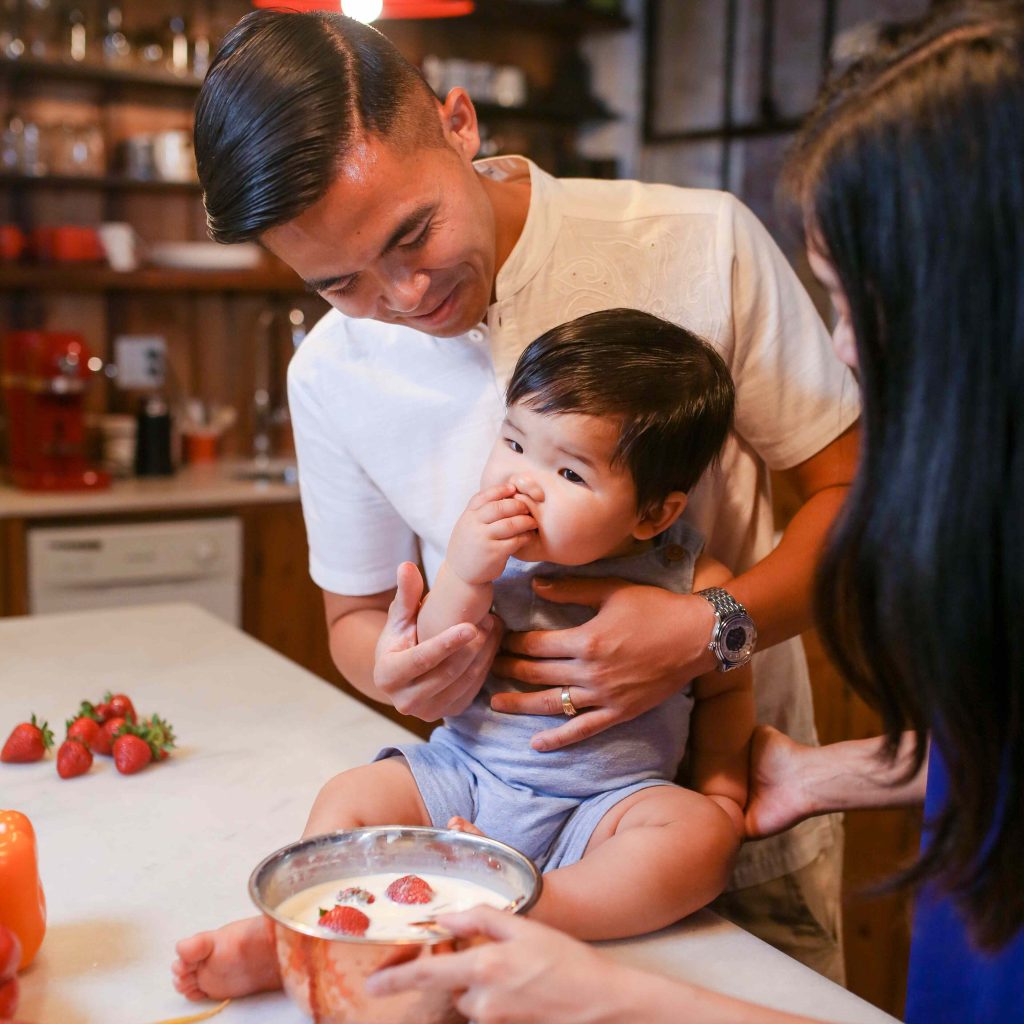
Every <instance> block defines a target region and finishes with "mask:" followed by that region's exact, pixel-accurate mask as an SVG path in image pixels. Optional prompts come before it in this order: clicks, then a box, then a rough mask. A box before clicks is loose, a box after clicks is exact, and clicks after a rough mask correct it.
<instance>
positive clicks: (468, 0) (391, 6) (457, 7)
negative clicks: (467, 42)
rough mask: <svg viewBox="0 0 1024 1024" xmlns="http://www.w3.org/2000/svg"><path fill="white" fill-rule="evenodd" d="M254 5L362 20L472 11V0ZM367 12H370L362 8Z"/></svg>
mask: <svg viewBox="0 0 1024 1024" xmlns="http://www.w3.org/2000/svg"><path fill="white" fill-rule="evenodd" d="M253 6H254V7H275V8H277V9H279V10H280V9H286V10H293V11H341V12H342V13H344V14H349V15H351V16H352V17H354V18H357V19H359V20H360V21H364V20H365V21H376V20H380V19H388V18H460V17H463V16H464V15H466V14H472V13H473V8H474V6H475V4H474V3H473V0H383V3H382V4H381V8H382V9H381V11H380V12H379V13H377V14H373V13H372V12H373V11H374V9H375V7H376V5H375V4H374V3H373V0H253ZM364 11H365V12H368V14H369V16H366V15H364V14H363V13H362V12H364Z"/></svg>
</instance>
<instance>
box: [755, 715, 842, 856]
mask: <svg viewBox="0 0 1024 1024" xmlns="http://www.w3.org/2000/svg"><path fill="white" fill-rule="evenodd" d="M822 749H823V748H820V747H810V746H805V745H803V744H801V743H797V742H796V741H795V740H791V739H790V738H789V737H788V736H787V735H786V734H785V733H782V732H779V730H778V729H773V728H772V727H771V726H770V725H759V726H758V727H757V728H756V729H755V730H754V736H753V738H752V739H751V741H750V796H749V798H748V800H747V808H746V811H745V812H744V826H745V829H746V834H747V838H748V839H762V838H764V837H765V836H774V835H776V834H778V833H779V832H784V831H785V830H786V829H787V828H791V827H792V826H793V825H795V824H797V822H800V821H803V820H804V818H808V817H810V816H811V815H812V814H813V813H814V809H813V807H812V806H811V801H810V799H809V797H808V796H807V793H806V792H805V790H804V787H803V785H802V782H803V778H804V775H805V772H804V770H803V769H802V765H803V763H804V761H805V760H806V759H807V758H809V757H818V756H819V755H820V754H821V751H822Z"/></svg>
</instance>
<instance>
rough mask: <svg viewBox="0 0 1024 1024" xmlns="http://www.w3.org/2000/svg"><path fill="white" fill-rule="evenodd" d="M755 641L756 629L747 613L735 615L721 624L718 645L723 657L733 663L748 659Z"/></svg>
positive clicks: (742, 662)
mask: <svg viewBox="0 0 1024 1024" xmlns="http://www.w3.org/2000/svg"><path fill="white" fill-rule="evenodd" d="M756 642H757V630H755V629H754V623H753V620H752V619H751V618H750V617H749V616H748V615H735V616H733V617H732V618H730V619H727V620H726V621H725V622H724V623H723V625H722V632H721V634H720V639H719V645H720V647H721V651H722V656H723V658H724V659H725V660H726V661H728V662H729V663H731V664H733V665H742V664H744V663H745V662H747V661H749V660H750V656H751V654H753V653H754V644H755V643H756Z"/></svg>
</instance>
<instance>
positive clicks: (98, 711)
mask: <svg viewBox="0 0 1024 1024" xmlns="http://www.w3.org/2000/svg"><path fill="white" fill-rule="evenodd" d="M86 704H89V702H88V701H86V700H84V701H82V706H83V707H85V705H86ZM89 707H90V708H91V709H92V713H93V714H94V715H95V716H96V721H97V722H99V723H100V725H102V724H103V723H104V722H105V721H106V720H107V719H108V718H113V717H114V716H113V714H112V713H111V710H110V705H109V704H105V703H100V704H96V705H93V704H89Z"/></svg>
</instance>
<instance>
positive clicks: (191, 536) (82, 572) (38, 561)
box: [28, 517, 242, 626]
mask: <svg viewBox="0 0 1024 1024" xmlns="http://www.w3.org/2000/svg"><path fill="white" fill-rule="evenodd" d="M28 592H29V594H28V597H29V611H30V612H31V613H33V614H35V613H42V612H64V611H82V610H87V609H91V608H115V607H119V606H124V605H140V604H158V603H160V602H164V601H190V602H192V603H193V604H197V605H200V606H201V607H203V608H205V609H206V610H207V611H209V612H212V613H213V614H214V615H216V616H218V617H219V618H221V619H224V620H225V621H227V622H230V623H231V624H232V625H235V626H238V625H241V621H242V523H241V520H240V519H238V518H237V517H224V518H216V519H185V520H175V521H173V522H166V521H165V522H154V523H130V524H124V525H102V526H70V527H63V526H59V527H50V526H38V527H34V528H32V529H30V530H29V531H28Z"/></svg>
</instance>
